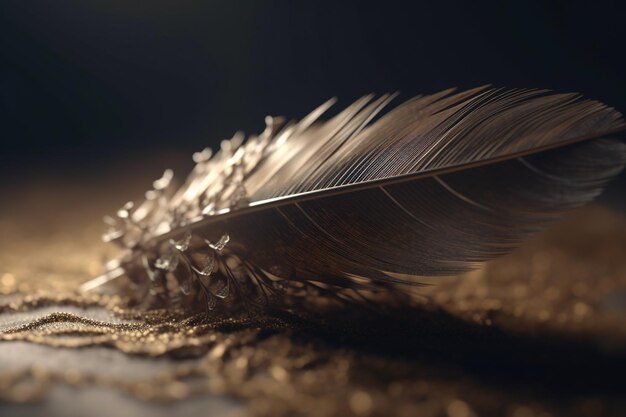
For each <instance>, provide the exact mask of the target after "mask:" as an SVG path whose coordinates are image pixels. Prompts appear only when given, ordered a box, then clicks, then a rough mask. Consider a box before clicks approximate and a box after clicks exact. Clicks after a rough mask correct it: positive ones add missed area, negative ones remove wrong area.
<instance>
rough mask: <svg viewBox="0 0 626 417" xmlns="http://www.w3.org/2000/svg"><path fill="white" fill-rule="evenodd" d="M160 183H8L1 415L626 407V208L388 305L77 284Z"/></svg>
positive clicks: (517, 411)
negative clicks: (103, 289)
mask: <svg viewBox="0 0 626 417" xmlns="http://www.w3.org/2000/svg"><path fill="white" fill-rule="evenodd" d="M156 175H158V174H156ZM145 184H149V181H148V178H147V177H146V176H137V175H133V169H132V167H128V168H126V170H125V171H120V169H118V168H116V169H112V170H111V171H110V172H103V173H101V174H100V175H97V176H93V177H88V178H81V177H73V178H68V177H66V178H42V179H36V180H31V181H29V182H27V183H23V184H19V185H14V186H11V187H8V186H7V187H4V190H3V191H2V192H3V202H2V205H0V301H1V303H0V396H1V397H2V403H0V410H2V414H3V415H12V416H22V415H24V416H26V415H33V416H37V415H42V416H43V415H46V416H55V415H59V416H60V415H63V416H79V415H90V416H100V415H102V416H104V415H112V414H114V415H117V416H124V415H129V416H130V415H133V416H143V415H146V416H148V415H172V414H174V413H180V414H181V415H187V416H195V415H198V416H200V415H202V416H207V415H210V416H213V415H214V416H238V415H268V416H270V415H271V416H280V415H315V416H324V415H327V416H334V415H337V416H338V415H342V416H343V415H356V416H369V415H398V416H405V415H406V416H411V415H420V416H422V415H424V416H428V415H432V416H437V415H447V416H450V417H469V416H482V415H501V416H512V417H528V416H538V417H539V416H561V415H562V416H596V415H597V416H602V415H609V416H612V415H614V416H620V415H624V414H626V395H624V394H625V393H626V392H625V391H626V386H625V385H624V384H623V375H624V371H626V361H625V360H624V359H625V356H626V219H625V218H624V215H623V213H616V212H614V211H611V210H609V209H607V208H603V207H599V206H591V207H587V208H585V209H580V210H577V211H574V212H572V213H570V214H569V215H568V216H567V217H566V218H564V219H563V220H562V221H559V222H557V223H555V224H554V225H553V226H551V227H550V228H549V229H548V230H546V231H544V232H542V233H540V234H539V235H537V236H535V237H533V238H531V239H530V240H528V241H527V242H525V243H524V244H523V245H522V246H521V247H520V248H518V249H517V250H515V251H514V252H513V253H511V254H509V255H507V256H504V257H501V258H498V259H496V260H494V261H492V262H489V263H487V264H486V265H484V266H483V267H481V268H480V269H478V270H476V271H473V272H470V273H467V274H464V275H461V276H458V277H445V278H438V279H436V280H433V281H432V283H433V285H432V286H430V287H426V288H423V289H421V290H419V294H418V295H417V296H416V297H415V305H414V306H412V307H411V308H399V309H397V310H393V311H389V312H388V313H387V314H385V315H382V316H376V317H371V316H367V317H365V316H361V315H360V313H358V312H354V311H345V312H333V313H332V314H334V316H332V315H331V316H329V315H328V314H327V315H322V316H321V317H320V320H319V321H315V320H313V322H306V321H305V322H303V321H298V320H294V318H293V317H288V316H285V315H280V314H277V315H272V316H269V317H264V318H262V319H255V320H248V321H233V322H224V321H223V320H222V321H220V322H219V323H216V322H214V321H211V320H206V321H202V320H200V321H198V320H196V321H193V320H192V321H190V320H185V317H184V315H177V314H172V315H169V316H168V315H167V314H166V313H159V314H153V315H146V316H142V315H141V314H140V313H137V312H133V311H129V310H123V309H120V306H119V304H118V303H119V300H118V299H117V298H116V297H115V296H109V295H92V296H88V297H87V296H82V295H79V294H78V293H76V288H77V286H78V285H79V284H80V283H81V282H84V281H85V280H87V279H88V278H89V277H91V276H94V275H97V274H98V273H99V272H100V271H101V268H102V262H103V260H104V259H106V258H107V257H108V256H110V255H111V254H112V253H113V252H112V249H111V248H109V247H107V246H106V245H104V244H102V243H100V238H99V235H100V233H101V232H102V230H103V226H102V225H101V223H100V220H101V218H102V216H103V215H104V214H106V213H108V212H112V211H114V210H115V209H116V208H117V207H118V206H120V205H121V204H122V203H124V202H125V198H126V196H131V197H132V196H138V195H140V194H139V193H140V191H141V190H142V188H144V185H145Z"/></svg>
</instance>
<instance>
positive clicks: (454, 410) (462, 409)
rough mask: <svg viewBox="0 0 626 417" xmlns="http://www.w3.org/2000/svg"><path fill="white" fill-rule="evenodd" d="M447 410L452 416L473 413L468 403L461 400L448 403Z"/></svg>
mask: <svg viewBox="0 0 626 417" xmlns="http://www.w3.org/2000/svg"><path fill="white" fill-rule="evenodd" d="M446 411H447V412H448V416H450V417H470V415H471V413H472V410H470V408H469V406H468V405H467V403H466V402H465V401H461V400H454V401H452V402H451V403H450V404H448V407H447V409H446Z"/></svg>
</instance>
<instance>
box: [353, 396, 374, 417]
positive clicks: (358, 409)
mask: <svg viewBox="0 0 626 417" xmlns="http://www.w3.org/2000/svg"><path fill="white" fill-rule="evenodd" d="M373 407H374V401H372V397H371V396H370V395H369V394H368V393H367V392H364V391H356V392H355V393H354V394H352V395H351V396H350V408H351V409H352V411H353V412H354V414H356V415H357V416H368V415H370V413H371V412H372V408H373Z"/></svg>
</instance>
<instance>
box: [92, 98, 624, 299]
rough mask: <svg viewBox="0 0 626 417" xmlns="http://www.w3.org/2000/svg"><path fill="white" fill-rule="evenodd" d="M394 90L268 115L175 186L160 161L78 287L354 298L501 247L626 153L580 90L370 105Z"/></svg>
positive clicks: (610, 117)
mask: <svg viewBox="0 0 626 417" xmlns="http://www.w3.org/2000/svg"><path fill="white" fill-rule="evenodd" d="M392 99H393V96H392V95H383V96H382V97H379V98H375V97H374V96H366V97H363V98H361V99H360V100H357V101H356V102H355V103H353V104H352V105H350V106H349V107H347V108H346V109H345V110H343V111H341V112H339V113H338V114H337V115H335V116H334V117H332V118H330V119H329V120H328V121H326V122H319V121H318V119H319V118H320V116H321V115H322V114H324V113H325V112H326V111H327V110H328V108H329V107H330V106H331V105H332V104H333V103H334V100H330V101H328V102H326V103H324V104H323V105H322V106H320V107H319V108H317V109H316V110H314V111H313V112H312V113H311V114H309V115H308V116H306V117H305V118H304V119H302V120H301V121H300V122H297V123H296V122H290V123H285V121H284V120H283V119H282V118H271V117H268V118H267V119H266V124H267V127H266V129H265V130H264V131H263V132H262V133H261V134H260V135H258V136H251V137H249V138H248V139H247V140H246V141H244V137H243V135H242V134H241V133H237V134H236V135H235V136H234V137H233V138H232V139H230V140H227V141H223V142H222V144H221V148H220V150H219V151H218V152H217V153H216V154H215V155H212V152H211V150H209V149H205V150H204V151H202V152H199V153H196V154H194V161H195V162H196V166H195V167H194V169H193V171H192V172H191V173H190V174H189V176H188V178H187V179H186V181H185V182H184V183H183V184H182V185H180V186H179V187H175V186H174V183H173V181H172V177H173V175H172V172H171V171H169V170H168V171H166V172H165V174H164V176H163V177H162V178H161V179H159V180H157V181H155V183H154V184H153V185H154V188H153V189H152V190H150V191H149V192H148V193H146V200H145V201H144V202H143V203H142V204H140V205H133V204H132V203H128V204H127V205H125V206H124V207H123V208H122V209H120V210H119V211H118V213H117V215H116V216H114V217H108V218H107V219H105V220H106V222H107V223H108V224H109V227H110V230H109V231H108V232H107V233H106V234H105V237H104V238H105V240H107V241H113V242H117V243H118V244H119V245H120V246H121V247H122V248H123V249H124V252H123V253H122V255H121V256H120V258H119V259H117V260H115V261H113V262H112V263H110V264H109V270H108V272H107V273H106V274H105V275H103V276H102V277H99V278H97V279H95V280H93V281H90V282H87V283H86V284H85V285H84V286H83V287H82V288H83V290H89V289H93V288H95V287H97V286H99V285H101V284H102V283H104V282H107V281H110V280H112V279H113V278H117V277H119V276H122V275H123V276H126V277H127V280H125V282H127V283H129V285H130V286H131V287H132V291H133V292H134V294H135V295H137V298H138V299H141V300H144V301H145V302H146V303H147V304H149V305H151V306H153V305H157V304H158V305H163V304H164V303H165V304H166V305H181V304H183V305H198V304H199V302H198V300H199V299H200V300H203V301H202V303H201V304H204V305H206V306H207V307H208V308H209V309H215V308H216V307H219V308H238V306H241V305H244V306H246V308H249V307H250V306H265V305H267V304H268V302H272V301H278V302H281V303H283V304H289V303H293V302H295V301H294V300H302V299H311V298H316V297H318V296H321V295H324V294H326V295H330V296H331V297H332V298H335V299H340V300H346V301H354V300H357V299H361V298H363V294H365V293H368V294H369V293H371V294H375V293H380V292H384V291H395V290H397V289H398V288H400V289H402V288H408V287H409V286H415V285H419V284H420V282H421V280H420V277H429V276H441V275H451V274H457V273H460V272H463V271H466V270H468V269H472V268H475V267H477V266H478V265H480V264H481V263H482V262H484V261H487V260H489V259H490V258H492V257H494V256H497V255H500V254H503V253H506V252H508V251H510V250H511V249H512V248H514V247H515V246H516V245H517V244H518V243H519V242H520V241H521V240H522V239H523V238H524V237H526V236H528V235H529V234H531V233H533V232H536V231H538V230H540V229H541V228H542V227H543V226H545V225H546V224H547V223H548V222H550V221H551V220H553V219H555V218H557V217H558V216H559V215H560V214H561V213H563V212H564V211H566V210H569V209H571V208H574V207H577V206H580V205H582V204H584V203H586V202H589V201H591V200H592V199H593V198H594V197H596V196H597V195H598V194H599V193H600V192H601V191H602V189H603V187H604V186H605V184H606V183H607V182H608V181H609V180H610V179H611V178H612V177H614V176H615V175H617V174H618V173H619V172H620V171H621V170H622V169H623V167H624V165H625V164H626V146H625V144H624V143H623V142H621V141H619V140H616V139H608V138H607V136H609V135H611V134H613V133H615V132H618V131H620V130H623V129H624V127H625V125H624V121H623V120H622V118H621V115H620V114H619V113H618V112H617V111H615V110H614V109H612V108H609V107H607V106H605V105H603V104H601V103H599V102H596V101H589V100H583V99H581V98H580V97H579V96H577V95H575V94H555V93H551V92H549V91H545V90H519V89H518V90H505V89H493V88H488V87H480V88H476V89H473V90H469V91H465V92H460V93H455V92H454V90H446V91H442V92H440V93H437V94H433V95H429V96H423V97H422V96H420V97H416V98H414V99H411V100H409V101H407V102H405V103H403V104H401V105H400V106H398V107H397V108H395V109H394V110H392V111H390V112H388V113H387V114H386V115H384V116H382V117H380V116H379V113H380V112H381V110H382V109H383V108H384V107H385V106H387V105H388V104H389V102H390V101H391V100H392ZM375 118H378V120H376V121H375V122H373V120H374V119H375ZM401 291H402V290H400V292H401ZM146 300H150V301H146Z"/></svg>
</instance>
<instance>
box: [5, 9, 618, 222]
mask: <svg viewBox="0 0 626 417" xmlns="http://www.w3.org/2000/svg"><path fill="white" fill-rule="evenodd" d="M619 3H620V2H617V1H616V2H614V3H612V2H602V3H599V2H580V1H557V2H546V1H542V0H536V1H529V0H526V1H519V2H508V1H500V2H494V3H486V2H485V3H482V4H479V3H478V2H468V1H453V2H444V1H432V2H404V3H395V2H392V1H341V2H335V1H333V2H322V1H317V2H294V1H232V0H228V1H215V0H211V1H196V2H191V1H181V0H179V1H157V0H151V1H149V2H148V1H131V0H106V1H103V0H55V1H38V2H30V1H22V0H16V1H11V0H5V1H3V2H2V3H0V32H1V50H0V54H1V55H0V62H1V67H0V89H1V91H2V93H1V102H0V121H1V123H0V136H1V140H2V148H1V151H0V174H1V176H0V178H1V179H0V185H3V186H6V185H11V184H15V182H16V181H18V180H21V179H28V178H35V179H37V178H41V177H50V176H61V177H62V176H73V177H75V176H77V174H80V176H81V177H86V178H88V177H89V176H91V175H97V174H98V173H100V172H101V171H102V170H106V171H107V172H109V171H110V170H111V169H115V166H116V164H129V163H132V164H133V165H135V166H137V169H139V168H140V167H141V166H143V165H144V163H148V162H147V161H152V160H153V159H151V158H154V157H155V155H167V154H172V155H173V154H176V155H185V157H186V158H187V159H185V160H190V158H188V155H191V152H193V151H196V150H200V149H202V148H204V147H205V146H213V147H215V146H216V145H217V144H218V143H219V141H220V140H221V139H224V138H229V137H231V136H232V134H233V133H234V132H235V131H236V130H243V131H245V132H248V133H254V132H259V131H261V130H262V128H263V118H264V116H265V115H267V114H271V115H285V116H288V117H294V118H299V117H302V116H303V115H305V114H306V113H307V112H308V111H310V110H311V109H313V108H314V107H315V106H317V105H318V104H320V103H322V102H323V101H324V100H326V99H328V98H329V97H332V96H337V97H339V99H340V105H347V104H348V103H350V102H351V101H352V100H354V99H356V98H358V97H359V96H361V95H363V94H366V93H370V92H376V93H384V92H388V91H400V92H401V98H404V99H407V98H409V97H411V96H413V95H415V94H420V93H432V92H436V91H438V90H441V89H444V88H448V87H450V86H456V87H459V88H461V89H465V88H470V87H475V86H478V85H481V84H486V83H491V84H494V85H496V86H508V87H539V88H548V89H554V90H558V91H577V92H580V93H582V94H583V95H584V96H586V97H588V98H593V99H598V100H601V101H604V102H605V103H607V104H609V105H610V106H613V107H616V108H617V109H618V110H620V111H622V112H625V111H626V63H625V60H624V53H623V52H624V41H626V36H625V35H626V25H625V24H624V20H625V17H626V16H625V14H624V7H623V6H621V5H620V4H619ZM129 161H131V162H129ZM164 161H165V162H164V166H163V167H167V158H164ZM624 178H625V176H624V175H622V177H621V178H620V180H619V181H616V182H615V183H613V185H612V186H611V187H610V188H609V190H608V191H607V193H606V195H605V196H604V201H606V202H609V203H610V204H611V205H612V206H613V207H621V210H622V211H623V208H624V206H626V202H625V197H624V193H623V189H624V186H625V185H626V180H625V179H624ZM146 185H148V184H146Z"/></svg>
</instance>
